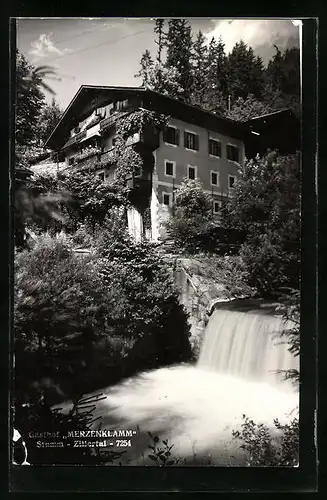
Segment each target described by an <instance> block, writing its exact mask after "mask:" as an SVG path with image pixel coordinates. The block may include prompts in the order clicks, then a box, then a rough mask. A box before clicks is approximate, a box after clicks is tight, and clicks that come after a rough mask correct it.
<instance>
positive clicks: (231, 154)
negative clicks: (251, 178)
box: [227, 144, 239, 162]
mask: <svg viewBox="0 0 327 500" xmlns="http://www.w3.org/2000/svg"><path fill="white" fill-rule="evenodd" d="M227 159H228V160H231V161H236V162H239V150H238V147H237V146H233V145H232V144H228V146H227Z"/></svg>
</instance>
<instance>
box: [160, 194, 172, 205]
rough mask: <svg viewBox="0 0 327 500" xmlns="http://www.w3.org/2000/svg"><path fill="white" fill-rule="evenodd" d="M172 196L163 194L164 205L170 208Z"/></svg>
mask: <svg viewBox="0 0 327 500" xmlns="http://www.w3.org/2000/svg"><path fill="white" fill-rule="evenodd" d="M171 198H172V195H171V194H170V193H162V203H163V204H164V205H166V206H167V207H169V206H170V205H171Z"/></svg>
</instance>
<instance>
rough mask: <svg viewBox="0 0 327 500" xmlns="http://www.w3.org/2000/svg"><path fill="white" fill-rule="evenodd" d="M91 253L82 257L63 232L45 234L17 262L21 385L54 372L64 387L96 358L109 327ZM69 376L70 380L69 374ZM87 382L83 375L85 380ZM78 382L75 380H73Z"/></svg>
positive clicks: (24, 387) (17, 345)
mask: <svg viewBox="0 0 327 500" xmlns="http://www.w3.org/2000/svg"><path fill="white" fill-rule="evenodd" d="M94 265H95V264H94V263H93V262H92V259H90V258H80V257H76V256H75V255H74V254H73V253H72V251H71V248H70V246H69V244H68V241H67V239H65V238H64V237H63V236H62V237H56V238H51V237H50V236H49V235H47V234H45V235H42V236H40V237H39V238H37V240H36V242H35V243H34V246H33V248H32V249H31V250H24V251H22V252H20V253H19V254H18V255H17V258H16V262H15V270H16V272H15V314H14V320H15V324H14V329H15V356H16V382H17V390H18V391H20V390H22V391H23V392H25V391H27V392H28V385H29V383H31V382H32V381H33V380H39V381H40V380H41V379H42V377H50V378H52V379H54V380H55V381H57V383H58V382H60V386H61V388H64V392H65V390H66V389H67V387H69V381H68V379H69V377H68V375H69V374H71V375H72V374H74V377H76V380H78V377H79V376H82V374H83V372H84V368H85V367H87V365H89V364H90V363H91V361H92V344H93V342H94V341H96V340H97V339H98V338H100V337H101V336H102V335H104V334H105V332H106V315H107V313H106V307H105V306H104V304H105V298H104V296H103V289H102V286H103V284H102V283H101V280H100V277H99V275H97V273H95V272H94V269H95V268H94ZM65 379H66V380H65ZM79 383H81V380H80V382H79ZM72 385H74V384H72Z"/></svg>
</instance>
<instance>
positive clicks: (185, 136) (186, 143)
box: [184, 132, 188, 148]
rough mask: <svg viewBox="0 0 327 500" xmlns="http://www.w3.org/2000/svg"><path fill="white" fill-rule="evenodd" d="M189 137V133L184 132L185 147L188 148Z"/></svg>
mask: <svg viewBox="0 0 327 500" xmlns="http://www.w3.org/2000/svg"><path fill="white" fill-rule="evenodd" d="M187 138H188V133H187V132H184V148H188V142H187Z"/></svg>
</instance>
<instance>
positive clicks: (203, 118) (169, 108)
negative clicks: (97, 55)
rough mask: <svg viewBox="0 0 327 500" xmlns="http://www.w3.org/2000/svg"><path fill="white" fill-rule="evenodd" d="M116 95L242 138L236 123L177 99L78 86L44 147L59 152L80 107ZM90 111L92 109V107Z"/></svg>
mask: <svg viewBox="0 0 327 500" xmlns="http://www.w3.org/2000/svg"><path fill="white" fill-rule="evenodd" d="M119 94H121V96H122V98H127V97H129V96H130V97H132V96H139V97H141V98H142V99H143V101H144V103H145V104H147V105H149V106H150V107H151V106H152V107H153V109H159V111H160V112H162V113H165V114H168V115H172V116H174V117H179V116H181V117H183V116H186V115H187V116H188V119H192V120H193V121H194V123H196V124H199V125H200V126H201V125H202V123H205V124H206V126H207V128H209V129H210V128H212V129H213V130H216V129H218V130H219V129H223V128H224V129H225V128H226V127H227V129H228V130H229V132H230V133H231V135H232V136H234V137H236V138H242V137H243V131H244V128H243V125H242V124H241V123H240V122H236V121H234V120H231V119H229V118H226V117H224V116H219V115H217V114H214V113H210V112H209V111H204V110H203V109H201V108H199V107H197V106H192V105H189V104H185V103H183V102H181V101H178V100H177V99H174V98H172V97H169V96H166V95H163V94H160V93H158V92H155V91H153V90H149V89H146V88H145V87H111V86H101V85H82V86H81V87H80V88H79V90H78V91H77V93H76V94H75V96H74V97H73V99H72V101H71V102H70V104H69V105H68V106H67V108H66V110H65V112H64V113H63V114H62V116H61V118H60V120H59V122H58V124H57V126H56V127H55V129H54V130H53V132H52V133H51V135H50V136H49V138H48V139H47V141H46V147H49V148H51V149H59V148H60V147H61V146H62V143H63V141H64V140H65V138H66V137H67V134H68V133H69V130H70V128H71V127H72V122H73V121H74V120H76V117H77V115H78V112H79V109H81V107H83V105H87V104H88V103H89V102H90V101H92V100H93V99H94V98H95V97H98V96H99V95H100V96H101V95H102V96H104V97H105V98H106V99H109V100H110V99H111V98H112V99H113V100H114V99H116V98H117V97H118V98H119ZM94 107H95V108H96V106H94ZM176 115H178V116H176ZM181 119H183V118H181ZM203 126H204V125H203Z"/></svg>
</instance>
